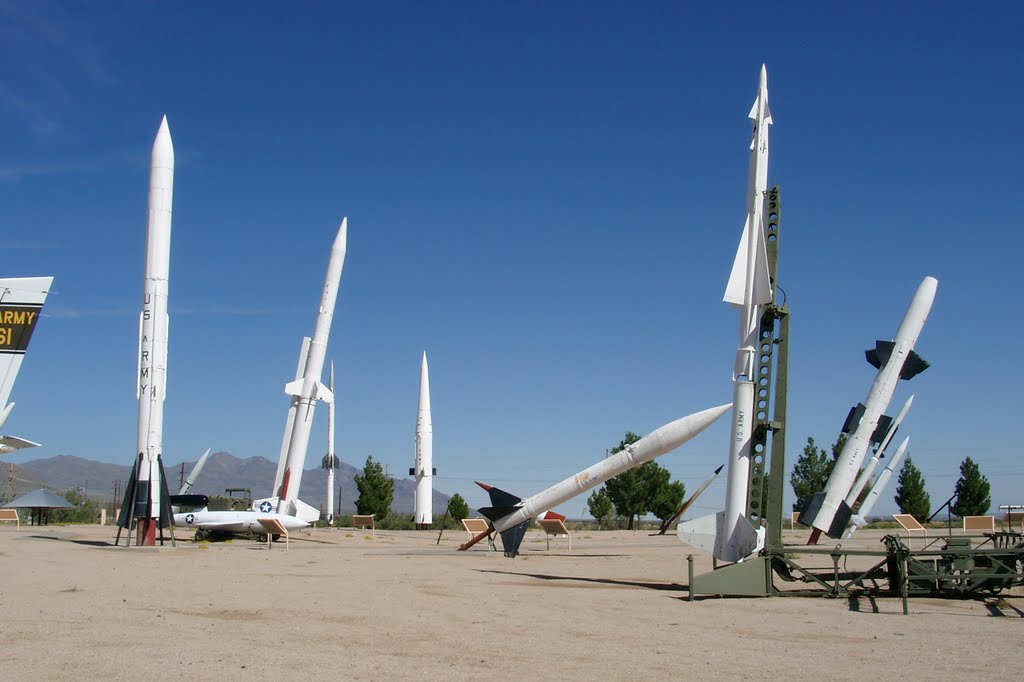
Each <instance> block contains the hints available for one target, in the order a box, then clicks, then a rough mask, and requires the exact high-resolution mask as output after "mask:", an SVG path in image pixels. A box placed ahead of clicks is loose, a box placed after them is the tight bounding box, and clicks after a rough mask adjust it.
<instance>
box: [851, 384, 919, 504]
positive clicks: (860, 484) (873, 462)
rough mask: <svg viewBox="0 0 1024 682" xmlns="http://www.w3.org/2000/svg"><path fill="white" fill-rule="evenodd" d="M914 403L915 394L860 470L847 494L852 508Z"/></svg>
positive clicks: (908, 400) (905, 404)
mask: <svg viewBox="0 0 1024 682" xmlns="http://www.w3.org/2000/svg"><path fill="white" fill-rule="evenodd" d="M913 403H914V396H910V397H909V398H907V402H905V403H904V404H903V408H902V409H901V410H900V413H899V414H897V415H896V418H895V419H893V420H892V426H891V427H889V430H888V432H886V434H885V438H884V439H883V440H882V442H881V443H879V445H878V447H877V448H875V453H874V454H873V455H872V456H871V459H869V460H868V463H867V465H865V466H864V470H863V471H861V472H860V476H858V477H857V480H856V482H855V483H854V484H853V487H852V488H850V494H849V495H847V496H846V504H847V505H849V507H850V508H851V509H852V508H853V505H854V504H855V503H856V502H857V498H858V497H860V493H861V491H862V490H864V486H865V485H867V482H868V481H870V480H871V477H872V476H874V475H875V469H876V468H878V461H879V460H880V459H882V458H883V457H885V449H886V448H887V447H889V441H891V440H892V437H893V436H895V435H896V430H897V429H899V428H900V424H902V423H903V418H904V417H906V416H907V412H909V411H910V406H911V405H912V404H913Z"/></svg>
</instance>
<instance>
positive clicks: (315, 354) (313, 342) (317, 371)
mask: <svg viewBox="0 0 1024 682" xmlns="http://www.w3.org/2000/svg"><path fill="white" fill-rule="evenodd" d="M347 239H348V219H347V218H343V219H342V221H341V227H340V228H338V234H337V236H335V238H334V244H333V245H332V246H331V255H330V258H329V260H328V261H327V277H326V278H325V280H324V289H323V294H322V295H321V298H320V308H319V310H318V311H317V317H316V326H315V327H314V328H313V337H312V338H309V337H306V338H304V339H303V340H302V350H301V351H300V353H299V365H298V369H297V370H296V372H295V381H292V382H291V383H289V384H287V385H286V386H285V387H284V392H285V393H286V394H288V395H290V396H291V397H292V400H291V405H290V406H289V408H288V418H287V420H286V421H285V430H284V439H283V441H282V443H281V457H280V459H279V460H278V464H277V474H276V475H275V477H274V492H275V494H276V496H277V497H278V503H277V511H278V512H281V513H283V514H291V515H295V514H296V513H298V512H299V509H300V508H301V507H300V505H299V504H298V502H299V500H298V495H299V485H300V484H301V483H302V470H303V466H304V465H305V462H306V450H307V449H308V447H309V431H310V428H311V427H312V425H313V412H314V409H315V408H316V402H317V401H318V400H320V401H323V402H332V401H333V400H334V393H333V392H331V390H330V389H329V388H327V387H326V386H324V385H323V383H321V381H320V379H321V376H322V375H323V371H324V358H325V356H326V354H327V339H328V337H329V336H330V333H331V321H332V320H333V319H334V304H335V302H336V301H337V298H338V285H339V284H340V283H341V271H342V268H343V267H344V265H345V251H346V244H347ZM316 515H317V517H319V512H317V513H316Z"/></svg>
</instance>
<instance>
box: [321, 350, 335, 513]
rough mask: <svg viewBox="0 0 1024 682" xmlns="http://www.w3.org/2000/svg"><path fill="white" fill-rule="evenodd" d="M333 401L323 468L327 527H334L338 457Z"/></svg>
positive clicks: (329, 415)
mask: <svg viewBox="0 0 1024 682" xmlns="http://www.w3.org/2000/svg"><path fill="white" fill-rule="evenodd" d="M330 389H331V394H332V395H333V394H334V363H333V362H332V363H331V385H330ZM334 405H335V403H334V401H333V400H332V401H331V402H329V403H327V454H326V455H325V456H324V461H323V467H324V468H325V469H327V525H328V526H333V525H334V470H335V469H337V468H338V456H337V455H335V454H334Z"/></svg>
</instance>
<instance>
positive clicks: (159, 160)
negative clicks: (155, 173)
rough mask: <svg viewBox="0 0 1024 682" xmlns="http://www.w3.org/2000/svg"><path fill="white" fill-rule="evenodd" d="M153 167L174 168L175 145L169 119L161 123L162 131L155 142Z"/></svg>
mask: <svg viewBox="0 0 1024 682" xmlns="http://www.w3.org/2000/svg"><path fill="white" fill-rule="evenodd" d="M152 165H154V166H162V167H167V168H174V143H173V142H172V141H171V129H170V128H169V127H168V126H167V117H166V116H164V117H163V119H162V120H161V121H160V129H159V130H157V131H156V139H155V140H153V156H152Z"/></svg>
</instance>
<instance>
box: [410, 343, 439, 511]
mask: <svg viewBox="0 0 1024 682" xmlns="http://www.w3.org/2000/svg"><path fill="white" fill-rule="evenodd" d="M415 447H416V459H415V466H414V467H413V468H411V469H409V475H410V476H415V477H416V494H415V500H414V509H415V512H414V515H413V521H414V522H415V523H416V527H417V528H429V527H430V524H432V523H433V522H434V516H433V498H434V474H436V473H437V470H436V469H434V468H433V467H434V433H433V428H432V426H431V424H430V376H429V375H428V373H427V354H426V352H425V351H424V353H423V361H422V362H421V363H420V402H419V409H418V410H417V413H416V446H415Z"/></svg>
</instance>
